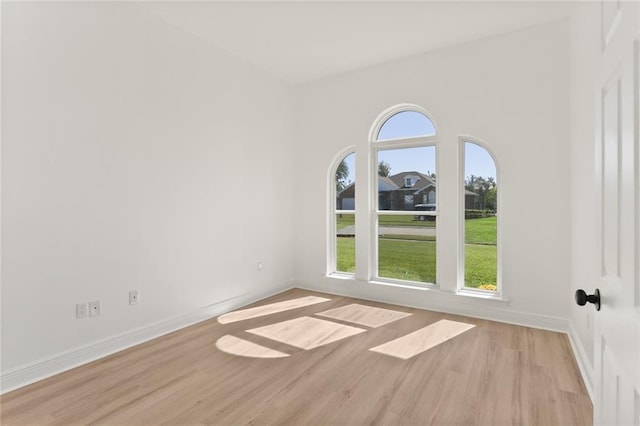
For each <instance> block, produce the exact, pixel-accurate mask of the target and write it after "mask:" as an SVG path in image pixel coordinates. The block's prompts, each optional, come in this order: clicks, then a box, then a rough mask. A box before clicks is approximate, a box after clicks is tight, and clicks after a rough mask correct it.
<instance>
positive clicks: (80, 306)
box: [76, 302, 87, 318]
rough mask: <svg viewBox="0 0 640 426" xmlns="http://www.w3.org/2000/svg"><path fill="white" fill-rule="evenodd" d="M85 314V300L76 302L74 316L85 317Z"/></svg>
mask: <svg viewBox="0 0 640 426" xmlns="http://www.w3.org/2000/svg"><path fill="white" fill-rule="evenodd" d="M86 316H87V302H82V303H76V318H85V317H86Z"/></svg>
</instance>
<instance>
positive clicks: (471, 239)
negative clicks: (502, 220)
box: [464, 216, 498, 246]
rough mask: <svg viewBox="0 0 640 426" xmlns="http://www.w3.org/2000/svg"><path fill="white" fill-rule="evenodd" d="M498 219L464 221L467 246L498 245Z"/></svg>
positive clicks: (484, 218)
mask: <svg viewBox="0 0 640 426" xmlns="http://www.w3.org/2000/svg"><path fill="white" fill-rule="evenodd" d="M497 219H498V218H497V217H495V216H492V217H483V218H479V219H467V220H465V221H464V239H465V243H466V244H489V245H494V246H495V245H496V235H497V231H496V229H497V228H496V226H497V223H498V220H497Z"/></svg>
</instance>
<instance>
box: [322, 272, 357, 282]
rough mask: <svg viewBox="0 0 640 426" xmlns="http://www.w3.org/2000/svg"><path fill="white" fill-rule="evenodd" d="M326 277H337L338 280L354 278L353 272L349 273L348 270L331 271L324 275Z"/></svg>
mask: <svg viewBox="0 0 640 426" xmlns="http://www.w3.org/2000/svg"><path fill="white" fill-rule="evenodd" d="M325 276H326V277H327V278H337V279H339V280H354V281H355V279H356V276H355V274H350V273H348V272H332V273H330V274H327V275H325Z"/></svg>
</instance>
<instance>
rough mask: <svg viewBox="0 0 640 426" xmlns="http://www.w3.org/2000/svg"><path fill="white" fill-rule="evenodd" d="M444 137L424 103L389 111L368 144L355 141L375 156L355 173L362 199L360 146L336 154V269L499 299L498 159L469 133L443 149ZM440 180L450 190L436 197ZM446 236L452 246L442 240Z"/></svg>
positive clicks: (332, 270) (332, 269) (332, 255)
mask: <svg viewBox="0 0 640 426" xmlns="http://www.w3.org/2000/svg"><path fill="white" fill-rule="evenodd" d="M363 142H364V141H363ZM445 142H446V143H450V142H449V141H445ZM440 143H444V142H442V141H440V140H439V135H438V133H437V131H436V126H435V125H434V122H433V120H432V119H431V118H430V116H429V114H428V113H427V112H426V111H425V110H424V109H422V108H421V107H419V106H415V105H401V106H398V107H395V108H392V109H389V110H388V111H386V112H384V113H382V114H381V115H380V117H379V119H378V120H377V121H376V123H375V124H374V126H373V127H372V129H371V132H370V139H369V141H368V144H367V145H365V144H364V143H363V144H361V145H360V146H361V148H358V149H362V150H363V151H362V155H364V156H366V157H368V158H369V159H370V160H369V161H370V163H369V165H368V167H367V169H368V170H370V171H369V172H368V173H364V174H361V175H360V176H359V177H358V178H357V179H358V180H357V183H358V186H359V187H360V189H359V191H358V193H359V194H360V197H366V199H365V200H362V202H361V203H359V205H358V206H356V197H355V195H356V177H355V173H354V172H355V149H350V150H348V151H345V152H344V153H343V154H341V155H339V156H338V157H337V160H336V162H335V163H334V165H333V168H332V169H331V174H330V176H331V181H330V186H331V190H332V191H335V192H334V193H333V195H332V196H331V199H332V200H334V201H333V203H332V205H331V207H330V211H329V213H330V218H331V221H332V222H331V226H330V230H331V231H330V234H329V238H330V243H329V245H328V247H329V255H328V259H329V260H330V261H329V265H328V271H329V274H338V275H346V276H353V277H355V278H357V279H358V280H361V281H376V282H383V283H389V284H399V285H409V286H418V287H435V286H439V287H441V288H442V289H444V290H446V291H448V292H452V293H453V292H457V293H459V294H465V295H476V296H478V295H480V296H481V297H482V298H487V297H494V298H499V297H502V291H501V288H500V268H499V252H500V248H499V235H500V234H499V226H498V225H499V223H498V221H499V216H498V214H499V212H498V203H499V199H498V192H499V191H498V182H499V180H498V179H499V176H498V169H497V167H496V162H495V161H494V157H493V156H492V154H491V153H490V152H489V150H488V148H487V147H486V145H485V144H484V143H483V142H481V141H479V140H476V139H473V138H471V137H467V136H465V137H461V138H460V139H459V144H458V145H457V146H455V145H448V146H444V147H443V148H445V149H443V150H442V151H439V148H438V146H439V144H440ZM455 148H457V149H455ZM367 149H368V150H369V152H367V151H366V150H367ZM439 152H442V155H443V158H442V164H447V165H448V167H449V168H447V169H445V170H441V173H442V182H441V183H442V185H439V183H438V182H439V175H438V156H439ZM458 155H459V157H458ZM447 156H448V157H447ZM457 160H459V161H457ZM456 164H457V166H456ZM456 167H457V168H456ZM452 168H453V169H452ZM456 177H458V178H459V179H460V182H461V183H460V184H459V183H458V180H457V179H456ZM439 188H440V189H439ZM441 188H444V189H442V190H446V191H448V192H447V193H446V195H447V197H445V196H442V197H440V196H439V191H440V190H441ZM450 192H451V194H450ZM441 216H442V217H441ZM356 217H358V218H359V219H356ZM458 218H459V220H457V219H458ZM444 219H446V220H444ZM356 220H358V221H359V223H360V224H361V225H359V227H360V228H359V229H360V230H361V231H362V230H366V232H361V233H360V234H359V235H358V236H357V240H358V241H359V244H358V247H357V250H356V244H355V241H356V238H355V236H356V235H355V234H356V232H355V224H356ZM441 226H442V228H441V229H440V227H441ZM439 237H441V238H446V240H443V241H446V244H441V245H440V246H439V245H438V240H439ZM356 251H357V258H358V259H359V260H360V263H358V264H357V265H356ZM356 266H357V268H356ZM440 279H442V280H443V282H440V281H439V280H440Z"/></svg>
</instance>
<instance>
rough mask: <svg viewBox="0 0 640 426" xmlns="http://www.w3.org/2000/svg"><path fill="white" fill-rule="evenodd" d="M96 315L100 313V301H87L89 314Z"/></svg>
mask: <svg viewBox="0 0 640 426" xmlns="http://www.w3.org/2000/svg"><path fill="white" fill-rule="evenodd" d="M98 315H100V301H99V300H94V301H92V302H89V316H90V317H97V316H98Z"/></svg>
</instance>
